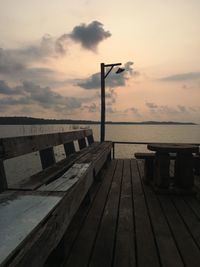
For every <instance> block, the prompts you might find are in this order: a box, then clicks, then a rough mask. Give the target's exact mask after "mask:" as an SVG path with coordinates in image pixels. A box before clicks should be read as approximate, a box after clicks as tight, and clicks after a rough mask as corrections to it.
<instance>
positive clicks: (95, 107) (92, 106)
mask: <svg viewBox="0 0 200 267" xmlns="http://www.w3.org/2000/svg"><path fill="white" fill-rule="evenodd" d="M82 110H87V112H89V113H96V112H99V110H100V108H99V106H98V105H97V104H96V103H92V104H90V105H84V106H83V107H82Z"/></svg>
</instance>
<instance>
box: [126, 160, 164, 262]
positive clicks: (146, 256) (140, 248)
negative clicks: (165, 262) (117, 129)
mask: <svg viewBox="0 0 200 267" xmlns="http://www.w3.org/2000/svg"><path fill="white" fill-rule="evenodd" d="M131 175H132V190H133V201H134V220H135V233H136V242H137V265H138V266H143V267H144V266H147V267H149V266H155V267H156V266H160V262H159V257H158V251H157V247H156V243H155V237H154V235H153V231H152V227H151V221H150V218H149V213H148V209H147V206H146V201H145V196H144V192H143V189H142V185H141V181H140V176H139V172H138V169H137V163H136V161H135V160H131Z"/></svg>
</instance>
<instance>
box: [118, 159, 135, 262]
mask: <svg viewBox="0 0 200 267" xmlns="http://www.w3.org/2000/svg"><path fill="white" fill-rule="evenodd" d="M134 241H135V232H134V222H133V203H132V189H131V171H130V160H125V161H124V169H123V181H122V191H121V197H120V206H119V218H118V227H117V236H116V244H115V253H114V266H115V267H124V266H127V267H128V266H136V247H135V242H134Z"/></svg>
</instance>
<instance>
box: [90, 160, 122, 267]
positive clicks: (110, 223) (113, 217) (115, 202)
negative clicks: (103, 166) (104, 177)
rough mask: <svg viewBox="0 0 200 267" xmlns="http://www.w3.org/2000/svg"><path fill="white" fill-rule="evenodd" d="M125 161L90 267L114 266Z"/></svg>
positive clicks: (119, 166)
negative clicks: (113, 259)
mask: <svg viewBox="0 0 200 267" xmlns="http://www.w3.org/2000/svg"><path fill="white" fill-rule="evenodd" d="M122 168H123V161H119V163H118V164H117V168H116V171H115V174H114V179H113V182H112V185H111V188H110V192H109V195H108V199H107V203H106V206H105V209H104V212H103V217H102V221H101V225H100V228H99V232H98V236H97V239H96V242H95V246H94V249H93V253H92V256H91V260H90V266H91V267H93V266H95V267H98V266H99V267H100V266H112V257H113V249H114V241H115V233H116V229H117V228H116V227H117V224H116V223H117V217H118V208H119V200H120V187H121V181H122Z"/></svg>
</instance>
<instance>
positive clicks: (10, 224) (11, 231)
mask: <svg viewBox="0 0 200 267" xmlns="http://www.w3.org/2000/svg"><path fill="white" fill-rule="evenodd" d="M10 194H12V193H10ZM60 200H61V197H59V196H41V195H36V196H34V195H22V194H20V193H19V194H18V195H15V197H12V195H11V196H10V197H9V196H8V194H7V195H6V198H5V199H3V196H1V201H0V243H1V244H0V265H1V266H3V265H4V263H5V262H6V261H7V260H9V259H10V258H11V257H12V255H14V253H15V251H16V250H18V249H19V246H20V245H21V243H22V242H23V241H24V240H25V239H26V238H27V237H28V235H30V233H31V232H32V231H33V230H34V229H35V228H36V227H37V226H38V224H40V223H41V222H42V221H44V220H45V218H46V217H47V216H48V214H49V213H50V211H52V210H53V208H54V207H55V206H56V205H57V204H58V202H59V201H60Z"/></svg>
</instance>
